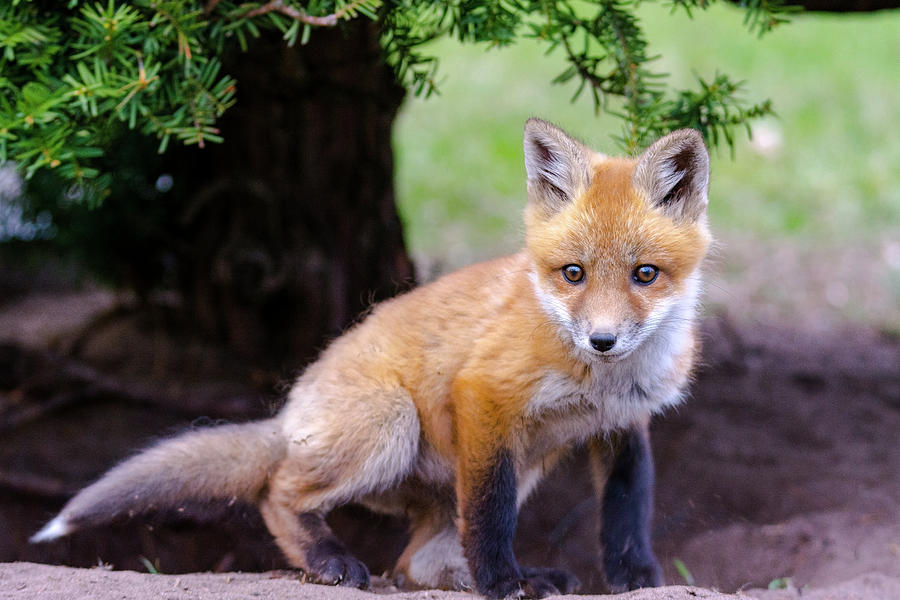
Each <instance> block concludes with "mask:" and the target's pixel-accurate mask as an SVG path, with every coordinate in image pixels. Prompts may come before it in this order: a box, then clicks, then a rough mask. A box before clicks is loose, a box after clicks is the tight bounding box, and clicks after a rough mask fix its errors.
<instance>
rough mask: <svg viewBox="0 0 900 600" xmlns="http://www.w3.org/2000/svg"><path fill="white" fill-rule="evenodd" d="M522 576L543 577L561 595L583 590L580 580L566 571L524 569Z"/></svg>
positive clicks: (537, 568) (543, 568)
mask: <svg viewBox="0 0 900 600" xmlns="http://www.w3.org/2000/svg"><path fill="white" fill-rule="evenodd" d="M522 575H524V576H525V577H543V578H545V579H548V580H549V581H550V583H552V584H553V585H554V587H556V589H557V590H559V593H561V594H574V593H575V592H577V591H578V590H580V589H581V582H580V581H579V580H578V578H577V577H575V575H574V574H572V573H570V572H569V571H566V570H565V569H553V568H549V567H522Z"/></svg>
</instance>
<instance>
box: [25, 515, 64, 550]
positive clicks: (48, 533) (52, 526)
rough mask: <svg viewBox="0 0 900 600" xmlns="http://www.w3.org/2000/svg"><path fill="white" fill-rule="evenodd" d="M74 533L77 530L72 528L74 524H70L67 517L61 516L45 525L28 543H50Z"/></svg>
mask: <svg viewBox="0 0 900 600" xmlns="http://www.w3.org/2000/svg"><path fill="white" fill-rule="evenodd" d="M73 531H75V528H74V527H73V526H72V524H71V523H68V522H67V521H66V519H65V517H63V516H62V515H59V516H57V517H56V518H55V519H53V520H52V521H50V522H49V523H47V524H46V525H44V527H43V528H41V530H40V531H38V532H37V533H36V534H34V535H33V536H31V538H30V539H29V540H28V541H30V542H31V543H32V544H39V543H41V542H49V541H51V540H55V539H57V538H61V537H63V536H66V535H69V534H70V533H72V532H73Z"/></svg>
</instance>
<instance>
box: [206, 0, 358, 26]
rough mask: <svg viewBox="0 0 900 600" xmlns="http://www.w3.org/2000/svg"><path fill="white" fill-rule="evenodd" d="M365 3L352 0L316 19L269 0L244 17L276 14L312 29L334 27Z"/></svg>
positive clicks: (291, 7)
mask: <svg viewBox="0 0 900 600" xmlns="http://www.w3.org/2000/svg"><path fill="white" fill-rule="evenodd" d="M211 1H212V0H211ZM216 1H218V0H216ZM365 1H366V0H354V1H353V2H350V3H349V4H347V5H345V6H344V7H343V8H341V9H340V10H337V11H335V12H333V13H331V14H330V15H323V16H321V17H316V16H313V15H308V14H306V13H305V12H303V11H301V10H299V9H297V8H294V7H293V6H287V5H286V4H285V3H284V1H283V0H270V1H269V2H267V3H266V4H263V5H262V6H260V7H259V8H255V9H253V10H251V11H249V12H247V13H246V14H245V15H244V16H245V17H257V16H259V15H264V14H267V13H271V12H277V13H281V14H282V15H285V16H286V17H290V18H291V19H294V20H295V21H299V22H301V23H304V24H306V25H312V26H314V27H334V26H335V25H337V24H338V21H340V20H341V19H342V18H344V17H345V16H346V15H347V14H348V13H352V11H354V10H355V9H356V8H357V7H358V6H361V5H362V4H364V3H365Z"/></svg>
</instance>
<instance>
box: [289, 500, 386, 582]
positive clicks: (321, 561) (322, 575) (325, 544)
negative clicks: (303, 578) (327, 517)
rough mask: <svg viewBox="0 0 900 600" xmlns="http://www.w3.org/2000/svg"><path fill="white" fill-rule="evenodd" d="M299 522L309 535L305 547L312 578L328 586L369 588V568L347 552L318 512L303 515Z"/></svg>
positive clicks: (307, 566) (308, 570) (307, 565)
mask: <svg viewBox="0 0 900 600" xmlns="http://www.w3.org/2000/svg"><path fill="white" fill-rule="evenodd" d="M298 519H299V522H300V526H301V527H302V528H303V529H304V531H305V533H306V534H307V535H308V536H309V539H308V540H307V541H305V543H304V546H305V550H306V572H307V575H308V576H309V577H310V579H312V580H313V581H314V582H316V583H323V584H325V585H343V586H349V587H356V588H367V587H369V569H368V568H366V565H364V564H363V563H362V562H361V561H360V560H359V559H357V558H356V557H355V556H353V555H352V554H350V553H349V552H347V549H346V548H345V547H344V545H343V544H342V543H341V542H340V541H338V539H337V538H335V537H334V535H333V534H332V533H331V529H329V527H328V525H326V524H325V521H324V520H323V519H322V517H321V516H319V515H318V514H315V513H301V514H300V516H299V518H298Z"/></svg>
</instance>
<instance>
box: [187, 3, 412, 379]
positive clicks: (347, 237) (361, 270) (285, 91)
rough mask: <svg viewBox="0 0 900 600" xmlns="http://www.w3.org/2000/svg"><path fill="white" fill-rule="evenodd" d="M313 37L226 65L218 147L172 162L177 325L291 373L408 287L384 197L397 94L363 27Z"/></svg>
mask: <svg viewBox="0 0 900 600" xmlns="http://www.w3.org/2000/svg"><path fill="white" fill-rule="evenodd" d="M314 36H315V37H314V39H313V41H312V43H311V44H310V45H309V46H305V47H302V48H288V47H287V46H286V45H285V44H284V42H283V40H281V39H280V37H278V36H273V37H271V38H270V39H267V40H260V41H258V42H257V43H256V44H255V45H254V46H253V48H252V50H251V51H250V52H249V53H236V54H235V55H233V56H231V57H230V59H229V61H228V63H226V64H227V67H228V69H229V71H230V72H231V73H233V74H234V75H235V76H236V77H237V79H238V81H239V88H238V104H237V105H236V106H235V107H234V108H233V109H232V110H230V111H229V112H228V113H226V118H224V119H223V120H222V122H221V127H222V130H223V132H224V133H225V135H226V143H225V144H223V145H221V146H210V147H208V148H206V149H205V150H204V151H202V152H196V151H194V152H190V151H189V152H184V153H179V154H177V155H176V156H175V158H174V162H173V172H174V173H175V188H173V191H174V192H176V193H175V196H176V197H175V200H176V205H178V206H181V207H183V208H182V212H181V215H180V226H181V233H182V235H181V238H182V240H181V241H182V244H181V245H180V247H179V250H178V262H179V273H180V284H179V287H180V288H181V290H182V293H183V294H184V296H185V300H186V302H187V305H188V307H189V313H190V314H193V315H195V316H196V318H197V319H198V320H199V322H200V323H201V324H202V325H203V327H204V328H205V329H206V330H207V331H215V332H216V333H217V334H218V335H219V337H220V339H223V340H224V341H225V342H227V343H228V344H229V345H231V346H233V347H234V348H236V349H238V350H239V351H242V352H243V353H244V354H247V355H251V356H258V355H260V354H264V355H268V356H269V357H270V358H272V359H275V360H276V361H282V363H283V364H291V365H293V366H294V367H296V366H298V365H300V364H302V363H303V362H305V361H307V360H308V359H310V358H312V357H313V356H314V355H315V353H316V352H317V350H318V349H319V348H321V345H322V343H323V340H325V339H326V338H328V337H330V336H333V335H335V334H337V333H339V332H340V331H341V330H343V329H344V328H345V327H346V326H347V325H348V323H350V322H351V321H352V320H353V319H354V318H356V316H357V315H359V314H360V313H361V312H362V311H363V310H365V309H366V308H367V307H368V306H369V305H370V304H371V303H372V302H373V301H377V300H380V299H383V298H385V297H389V296H391V295H394V294H395V293H397V292H398V291H400V290H402V289H404V288H406V287H408V286H409V285H410V284H411V283H412V279H413V269H412V265H411V262H410V260H409V258H408V256H407V254H406V251H405V247H404V244H403V238H402V230H401V225H400V221H399V218H398V216H397V211H396V207H395V203H394V194H393V155H392V149H391V125H392V123H393V120H394V117H395V115H396V112H397V109H398V108H399V106H400V103H401V101H402V99H403V95H404V93H403V89H402V88H401V87H399V86H398V85H397V84H396V83H395V81H394V78H393V74H392V72H391V71H390V69H389V68H388V67H387V66H386V65H384V64H383V63H382V60H381V55H380V50H379V46H378V37H377V36H378V34H377V26H376V25H375V24H374V23H371V22H366V20H362V19H361V20H359V21H358V22H354V23H352V24H351V25H350V26H348V27H345V28H335V29H331V30H321V31H316V32H315V34H314ZM283 361H288V362H283Z"/></svg>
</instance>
